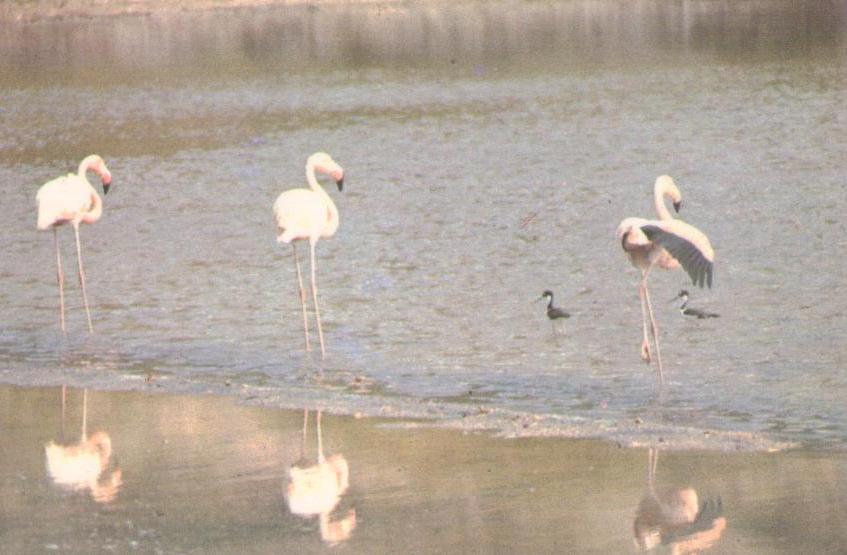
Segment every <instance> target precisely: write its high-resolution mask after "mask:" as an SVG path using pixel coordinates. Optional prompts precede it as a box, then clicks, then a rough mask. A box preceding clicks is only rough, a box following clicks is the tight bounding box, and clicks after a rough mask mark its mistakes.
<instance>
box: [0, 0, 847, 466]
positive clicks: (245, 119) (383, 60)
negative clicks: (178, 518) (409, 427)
mask: <svg viewBox="0 0 847 555" xmlns="http://www.w3.org/2000/svg"><path fill="white" fill-rule="evenodd" d="M846 18H847V16H845V13H844V11H843V10H842V9H841V7H840V6H839V5H838V3H834V4H830V3H820V2H780V1H772V2H771V1H767V2H766V1H762V2H755V1H754V2H746V3H744V6H743V7H742V8H739V9H737V10H731V9H730V8H727V7H726V6H725V5H723V4H720V3H712V2H694V1H682V2H674V3H656V2H646V1H645V2H638V1H636V2H628V3H626V4H625V5H624V4H619V3H615V2H599V3H598V2H581V1H576V2H547V1H541V2H527V3H523V2H485V3H483V2H466V3H460V4H457V5H451V6H446V5H441V4H430V3H421V4H415V5H408V4H397V5H394V4H385V5H363V6H336V7H320V8H312V7H294V8H278V9H258V10H236V11H231V12H229V11H227V12H204V13H196V14H192V13H185V14H170V15H167V16H156V15H151V16H149V17H115V18H106V19H88V20H81V21H44V22H40V23H35V24H30V25H8V26H7V27H5V28H4V33H3V38H2V39H0V128H1V129H2V133H0V195H2V198H3V201H2V203H3V204H2V207H3V210H4V212H5V213H6V218H5V225H4V226H3V227H2V229H0V244H2V245H3V253H2V256H0V280H2V288H0V361H2V362H0V380H2V381H4V382H6V383H16V384H23V385H27V384H53V385H59V384H71V385H79V386H91V387H98V388H118V389H123V388H137V389H143V388H158V389H162V390H165V391H179V392H189V393H201V392H209V391H211V392H229V393H233V394H235V395H238V396H239V397H240V398H242V399H244V400H247V401H251V402H255V403H261V404H265V405H275V406H283V407H302V406H310V407H313V408H317V407H323V408H325V409H326V410H329V411H333V412H346V413H357V412H359V413H362V414H366V415H389V416H404V415H405V416H417V417H429V418H435V419H437V420H439V421H443V422H446V423H447V424H449V425H462V424H463V423H468V425H470V426H473V427H492V428H496V429H499V430H501V431H503V432H504V433H506V434H507V435H521V434H531V433H537V434H545V435H547V434H553V435H555V434H559V435H571V436H577V437H582V436H598V437H607V438H611V439H615V440H618V441H624V442H627V443H639V442H642V443H643V442H649V441H651V440H655V439H656V438H657V437H658V436H661V437H662V438H663V439H664V440H666V441H668V442H669V443H673V442H676V443H677V444H679V445H693V446H701V445H702V446H710V445H714V446H715V447H717V448H722V449H733V448H741V447H743V446H749V445H754V446H756V447H761V448H770V447H775V446H779V445H784V444H796V443H800V444H804V445H807V446H812V447H814V448H817V449H836V450H843V449H844V448H845V446H847V442H846V441H845V439H847V403H845V399H847V371H845V360H846V359H847V357H845V354H846V353H847V348H846V347H845V341H844V330H845V329H847V295H845V294H844V293H845V285H844V283H845V282H844V270H845V262H844V255H845V253H847V219H845V217H844V213H845V210H847V178H845V176H847V172H845V159H847V158H846V157H845V154H847V109H845V106H847V55H845V52H847V48H845V46H847V20H846ZM7 31H8V32H7ZM317 150H325V151H327V152H329V153H331V154H332V155H333V157H334V158H335V160H337V161H338V162H339V163H340V164H341V165H342V166H343V167H344V168H345V170H346V179H345V190H344V192H343V193H340V194H339V193H337V191H331V192H330V194H331V195H332V196H333V198H334V199H335V201H336V204H337V206H338V207H339V210H340V214H341V225H340V228H339V231H338V233H337V234H336V236H335V237H333V238H332V239H331V240H327V241H322V242H321V243H319V245H318V249H317V250H318V264H317V275H318V284H319V289H320V294H321V303H322V304H321V307H322V310H321V311H322V316H323V321H324V328H325V332H326V342H327V350H328V353H327V358H326V360H325V361H324V362H323V363H321V362H320V361H319V357H316V356H308V355H306V354H305V353H304V352H303V345H302V342H303V337H302V319H301V315H300V306H299V301H298V298H297V293H296V277H295V274H294V268H293V264H292V259H291V252H290V249H289V248H288V247H287V246H279V245H277V243H276V241H275V229H274V224H273V220H272V213H271V205H272V203H273V201H274V199H275V198H276V196H277V195H278V194H279V193H280V192H281V191H283V190H285V189H288V188H292V187H298V186H304V184H305V179H304V174H303V168H304V164H305V159H306V157H307V156H308V155H309V154H310V153H312V152H314V151H317ZM92 152H96V153H98V154H100V155H102V156H103V157H104V158H105V160H106V162H107V164H108V166H109V168H110V170H111V173H112V176H113V179H114V181H113V188H112V190H111V192H110V193H109V195H108V196H107V197H105V202H104V206H105V210H104V215H103V218H102V219H101V221H100V222H98V223H97V224H96V225H94V226H87V227H84V228H83V229H82V232H81V235H82V241H83V259H84V262H85V264H86V274H87V280H88V282H87V284H88V291H89V296H90V299H91V302H92V312H93V319H94V329H95V334H94V335H92V336H89V335H88V333H87V331H86V324H85V315H84V312H83V310H82V299H81V295H80V291H79V288H78V285H77V283H76V278H75V276H74V274H75V256H74V252H73V234H72V233H71V230H70V229H62V230H61V233H60V236H61V237H60V243H61V247H62V249H63V261H64V264H65V271H66V291H65V293H66V302H67V306H68V334H67V337H64V338H63V337H62V336H61V334H60V332H59V325H58V315H57V312H58V299H57V291H56V282H55V280H56V278H55V255H54V251H53V245H52V238H51V234H50V233H40V232H37V231H36V230H35V203H34V197H35V193H36V191H37V189H38V187H39V186H40V185H41V184H42V183H44V182H46V181H47V180H49V179H52V178H54V177H56V176H57V175H60V174H62V173H65V172H68V171H74V170H75V168H76V167H77V164H78V163H79V160H80V159H82V158H83V157H84V156H85V155H87V154H90V153H92ZM663 173H668V174H671V175H673V176H674V178H675V179H676V181H677V183H678V184H679V186H680V189H681V190H682V194H683V199H684V202H683V210H682V212H681V214H680V216H681V217H683V218H685V219H686V221H688V222H689V223H692V224H694V225H696V226H697V227H698V228H700V229H701V230H703V231H704V232H705V233H706V234H707V235H708V236H709V237H710V239H711V241H712V244H713V245H714V247H715V251H716V269H715V283H714V287H713V289H711V290H706V291H703V290H699V289H697V290H694V288H693V287H692V286H691V285H690V283H689V282H688V280H687V277H686V275H685V274H684V272H682V271H675V272H660V271H656V272H654V274H653V275H652V276H651V291H652V294H653V298H654V302H655V308H656V311H657V319H658V324H659V327H660V330H661V339H662V346H663V355H664V363H665V377H666V381H667V384H666V387H665V390H664V392H663V394H662V395H661V396H659V395H658V394H657V387H656V379H655V373H654V371H653V370H652V369H651V368H650V367H648V366H646V365H645V364H643V363H642V362H641V361H640V358H639V344H640V337H641V330H640V310H639V303H638V297H637V293H636V283H637V279H638V273H637V271H636V270H635V269H634V268H632V267H631V266H630V264H629V262H628V261H627V259H626V258H625V256H624V255H623V253H622V252H621V250H620V247H619V245H618V244H617V243H616V241H615V239H614V231H615V228H616V226H617V224H618V222H619V221H620V220H621V219H623V218H624V217H627V216H643V217H650V216H651V215H652V213H653V209H652V185H653V181H654V180H655V178H656V176H657V175H659V174H663ZM301 253H302V254H304V253H305V250H304V249H302V248H301ZM682 287H687V288H688V289H689V290H692V300H691V304H692V305H693V306H696V307H700V308H705V309H708V310H711V311H715V312H718V313H720V315H721V317H720V318H718V319H712V320H703V321H689V320H684V319H683V318H682V317H681V316H680V315H679V313H678V310H677V305H676V304H669V303H668V301H669V300H670V299H671V298H672V297H674V296H675V295H676V293H677V291H678V290H679V289H680V288H682ZM545 289H552V290H553V291H554V292H555V293H556V301H557V303H558V304H560V305H561V306H563V307H564V308H565V309H567V310H569V311H570V312H571V313H572V317H571V318H570V319H569V320H568V321H567V324H566V333H565V335H564V336H559V337H557V336H554V335H553V332H552V330H551V326H550V323H549V322H548V321H547V319H546V317H545V315H544V306H543V304H542V303H536V302H534V301H535V299H536V298H538V296H539V295H540V294H541V292H542V291H544V290H545ZM515 422H522V423H524V424H525V425H524V424H521V425H515V424H514V423H515ZM706 436H708V437H711V438H713V440H712V441H714V444H710V443H703V442H705V441H706V440H701V439H700V438H703V437H706ZM748 440H749V441H748ZM745 442H746V443H745ZM742 444H744V445H742Z"/></svg>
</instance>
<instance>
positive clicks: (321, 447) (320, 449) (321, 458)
mask: <svg viewBox="0 0 847 555" xmlns="http://www.w3.org/2000/svg"><path fill="white" fill-rule="evenodd" d="M315 422H316V424H315V426H317V428H318V462H319V463H323V462H324V461H325V460H326V459H325V458H324V443H323V437H322V436H321V411H320V410H318V411H317V414H316V415H315Z"/></svg>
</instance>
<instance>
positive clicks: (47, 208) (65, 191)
mask: <svg viewBox="0 0 847 555" xmlns="http://www.w3.org/2000/svg"><path fill="white" fill-rule="evenodd" d="M35 202H36V203H37V204H38V222H37V224H36V227H37V228H38V229H39V230H41V231H44V230H46V229H49V228H50V227H51V226H58V225H62V224H66V223H71V224H80V223H86V224H93V223H94V222H96V221H97V220H99V219H100V216H101V215H102V213H103V201H102V200H101V199H100V195H98V194H97V191H95V190H94V187H92V186H91V184H90V183H89V182H88V180H86V179H85V178H84V177H82V178H81V177H80V176H78V175H75V174H72V173H69V174H68V175H65V176H62V177H57V178H56V179H53V180H52V181H48V182H47V183H45V184H44V185H42V186H41V188H40V189H39V190H38V194H37V195H36V196H35Z"/></svg>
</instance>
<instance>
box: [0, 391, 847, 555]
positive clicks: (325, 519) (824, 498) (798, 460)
mask: <svg viewBox="0 0 847 555" xmlns="http://www.w3.org/2000/svg"><path fill="white" fill-rule="evenodd" d="M83 397H84V393H83V392H82V391H75V390H69V391H68V400H69V401H68V411H67V412H68V414H67V416H68V421H69V423H70V422H71V421H73V422H78V421H79V420H78V418H79V417H80V416H81V414H80V411H81V410H82V409H83V406H84V405H83V404H82V402H81V401H82V398H83ZM87 398H88V413H89V414H88V420H89V426H97V427H98V428H99V429H108V433H109V436H110V437H111V442H112V449H113V460H114V457H116V456H119V457H120V468H121V470H122V472H123V484H122V486H121V487H120V492H119V493H118V494H117V495H116V496H114V497H113V498H112V499H111V500H110V501H109V502H108V503H101V502H99V500H98V499H97V498H95V497H93V496H89V495H79V494H74V495H68V494H67V493H64V492H63V491H62V490H61V489H60V488H57V487H56V485H55V484H54V483H53V482H52V480H50V479H45V476H44V445H45V443H47V442H49V441H51V440H52V439H53V438H55V437H56V436H55V434H56V426H57V415H58V413H59V411H60V410H61V392H60V389H59V388H51V389H19V388H10V387H3V388H0V429H3V430H4V435H3V438H2V443H0V455H2V456H0V495H2V498H3V499H4V502H3V504H2V506H0V516H2V518H3V521H2V522H3V524H4V528H3V529H2V533H3V546H4V549H5V550H7V551H9V552H11V553H34V552H43V551H44V550H45V549H47V550H55V549H59V550H65V551H70V552H83V551H84V552H95V551H100V550H103V549H107V550H111V551H116V552H125V551H132V550H139V551H141V552H147V551H156V550H162V551H164V552H169V553H174V552H187V551H209V550H213V551H217V552H227V553H230V552H245V550H246V551H247V552H255V553H272V552H274V553H278V552H283V553H303V552H309V551H314V550H320V549H321V546H322V545H327V544H332V543H338V542H342V541H343V542H344V543H343V546H341V547H343V548H346V549H351V550H353V551H355V552H357V553H398V552H404V553H412V552H414V553H444V552H462V553H465V552H486V553H491V552H520V551H523V552H534V553H540V552H552V551H557V550H558V549H560V548H561V546H563V545H567V546H570V548H571V549H577V550H578V551H579V552H580V553H629V552H632V550H633V531H634V530H635V532H636V533H640V532H641V531H646V532H647V534H649V536H647V538H646V539H647V540H648V541H649V542H652V543H649V544H648V545H653V544H659V543H663V544H664V545H665V546H666V547H667V548H668V549H670V550H676V552H679V553H686V552H690V551H691V550H692V549H694V548H695V547H696V549H698V550H700V551H703V550H706V549H709V550H708V552H709V553H751V554H758V553H762V554H764V553H771V554H772V553H810V552H811V553H838V552H840V551H841V547H842V546H843V545H844V542H845V540H847V530H845V528H844V522H845V520H844V516H845V514H844V507H845V500H847V490H845V484H847V480H845V479H844V478H845V477H847V459H845V457H844V456H843V455H840V454H830V455H821V454H814V453H803V452H787V453H758V454H757V453H742V454H732V453H709V452H696V451H695V452H662V454H661V461H659V459H658V458H657V457H658V455H657V452H655V451H653V450H652V449H650V450H648V449H633V450H629V449H621V448H618V447H616V446H615V445H614V444H611V443H604V442H595V441H568V440H561V439H555V438H546V439H545V438H535V439H519V440H512V441H505V440H502V439H495V438H490V437H488V436H486V435H484V434H462V433H459V432H449V431H444V430H433V429H414V428H402V427H396V426H386V425H385V424H386V423H385V422H377V421H374V420H370V419H361V420H357V419H352V418H339V417H335V416H330V415H326V414H324V415H322V417H321V419H320V422H319V423H318V422H316V418H317V415H316V414H315V411H313V410H309V411H308V412H311V413H312V414H313V416H312V418H311V419H310V420H312V422H313V424H311V425H310V426H309V428H308V430H307V433H306V434H305V435H304V430H306V428H305V427H304V423H305V420H304V411H281V410H275V409H257V408H251V407H239V406H235V405H234V404H232V403H231V402H230V401H228V400H226V399H220V398H215V397H211V396H205V397H174V396H168V395H146V394H128V393H102V392H95V391H91V392H89V393H88V394H87ZM317 412H320V411H317ZM106 423H108V425H107V426H106ZM100 425H103V428H100ZM317 430H322V434H321V436H320V440H319V439H318V437H319V436H318V435H317ZM92 437H93V434H92ZM304 439H305V446H304ZM322 450H323V452H324V453H325V456H324V457H323V461H322V462H321V461H320V460H316V458H317V459H320V458H321V457H320V453H321V452H322ZM342 453H343V455H342ZM116 454H117V455H116ZM304 454H305V456H304ZM645 461H648V467H649V472H648V480H647V486H646V489H645ZM101 481H102V477H101ZM639 500H640V501H639ZM639 537H641V536H639Z"/></svg>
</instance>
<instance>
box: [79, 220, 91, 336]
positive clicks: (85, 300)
mask: <svg viewBox="0 0 847 555" xmlns="http://www.w3.org/2000/svg"><path fill="white" fill-rule="evenodd" d="M74 237H76V260H77V265H78V269H79V285H80V287H82V302H83V304H85V316H86V317H87V318H88V332H89V333H94V327H93V326H92V325H91V311H90V310H88V295H87V294H86V292H85V272H84V271H83V269H82V249H81V248H80V246H79V225H74Z"/></svg>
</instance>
